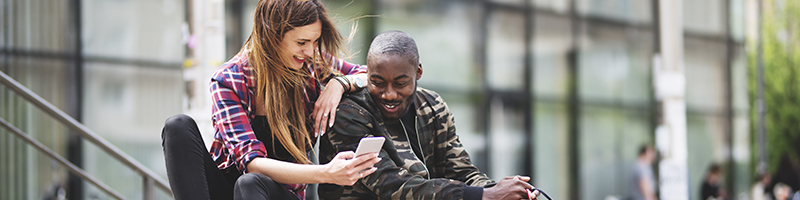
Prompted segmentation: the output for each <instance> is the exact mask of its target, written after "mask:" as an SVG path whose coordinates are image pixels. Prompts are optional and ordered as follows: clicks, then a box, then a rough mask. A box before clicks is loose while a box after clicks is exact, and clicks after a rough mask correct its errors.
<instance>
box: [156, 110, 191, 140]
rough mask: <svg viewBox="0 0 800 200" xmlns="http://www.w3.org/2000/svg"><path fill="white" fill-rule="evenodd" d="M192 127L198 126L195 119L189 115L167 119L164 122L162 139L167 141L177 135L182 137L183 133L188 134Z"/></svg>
mask: <svg viewBox="0 0 800 200" xmlns="http://www.w3.org/2000/svg"><path fill="white" fill-rule="evenodd" d="M192 126H196V125H195V122H194V119H192V117H190V116H189V115H185V114H178V115H175V116H172V117H169V118H167V120H166V121H164V129H162V130H161V138H162V140H165V139H167V138H171V137H175V135H176V134H177V135H180V134H183V133H188V131H185V130H188V129H190V128H191V127H192Z"/></svg>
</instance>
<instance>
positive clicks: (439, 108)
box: [319, 88, 494, 199]
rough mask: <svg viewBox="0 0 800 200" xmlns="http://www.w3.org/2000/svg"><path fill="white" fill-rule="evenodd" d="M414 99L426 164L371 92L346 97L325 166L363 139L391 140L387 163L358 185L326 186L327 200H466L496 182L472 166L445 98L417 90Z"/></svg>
mask: <svg viewBox="0 0 800 200" xmlns="http://www.w3.org/2000/svg"><path fill="white" fill-rule="evenodd" d="M413 99H414V105H415V108H416V117H415V121H416V124H415V126H414V127H416V130H417V136H418V137H417V138H418V139H419V142H420V146H421V148H422V155H423V157H425V158H424V162H423V161H421V160H420V159H418V157H417V156H416V155H415V154H414V151H413V150H411V146H410V145H409V142H408V139H407V138H406V135H402V134H397V133H398V131H396V130H391V131H390V130H387V128H386V125H385V124H384V120H383V119H382V117H381V114H380V112H379V111H378V107H377V106H376V104H375V103H374V102H373V101H372V99H371V96H370V95H369V93H368V92H367V89H363V90H361V91H359V92H355V93H351V94H347V95H345V97H344V98H342V101H341V102H340V103H339V108H338V111H337V114H336V122H335V124H334V126H333V128H331V130H330V131H329V132H328V133H326V134H325V135H324V136H323V137H322V138H321V139H320V163H328V162H330V160H332V159H333V157H334V156H335V155H336V154H337V153H338V152H340V151H355V149H356V147H357V146H358V142H359V140H360V139H361V138H362V137H367V136H384V137H386V138H387V140H386V141H385V142H384V144H383V148H382V150H381V152H380V157H381V158H383V160H381V161H380V162H379V163H378V164H376V165H377V167H378V170H377V171H375V173H373V174H371V175H369V176H365V177H364V178H362V179H360V180H359V181H358V182H356V184H355V185H353V186H339V185H333V184H320V186H319V196H320V198H321V199H463V198H465V197H464V192H465V190H466V188H467V186H468V185H469V186H478V187H483V186H487V185H489V184H491V183H494V181H492V180H490V179H489V178H488V177H487V176H486V175H485V174H483V173H481V172H480V171H478V168H477V167H475V166H474V165H472V163H471V161H470V158H469V155H468V154H467V151H466V150H465V149H464V147H463V146H462V145H461V142H460V141H459V140H458V135H456V130H455V122H454V119H453V115H452V114H451V113H450V109H449V108H448V107H447V104H445V102H444V100H442V98H441V97H440V96H439V94H437V93H436V92H434V91H431V90H426V89H423V88H417V92H416V94H415V97H414V98H413ZM390 132H394V133H395V134H391V133H390ZM400 133H403V130H400ZM492 185H493V184H492ZM473 189H474V188H473ZM477 189H479V190H478V191H481V190H480V189H481V188H477ZM471 198H475V197H474V196H471ZM477 198H480V196H478V197H477Z"/></svg>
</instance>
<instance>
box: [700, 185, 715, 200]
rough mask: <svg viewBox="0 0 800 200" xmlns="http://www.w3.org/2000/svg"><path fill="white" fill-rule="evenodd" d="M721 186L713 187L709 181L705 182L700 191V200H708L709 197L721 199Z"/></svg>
mask: <svg viewBox="0 0 800 200" xmlns="http://www.w3.org/2000/svg"><path fill="white" fill-rule="evenodd" d="M718 195H719V185H712V184H710V183H708V181H703V187H702V188H701V189H700V199H702V200H706V199H708V198H709V197H714V198H717V197H719V196H718Z"/></svg>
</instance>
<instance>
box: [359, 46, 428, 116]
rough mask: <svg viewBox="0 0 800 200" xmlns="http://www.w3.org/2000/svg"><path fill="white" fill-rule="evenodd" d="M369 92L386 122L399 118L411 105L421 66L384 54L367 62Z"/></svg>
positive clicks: (370, 58)
mask: <svg viewBox="0 0 800 200" xmlns="http://www.w3.org/2000/svg"><path fill="white" fill-rule="evenodd" d="M367 75H368V76H369V84H368V86H367V87H368V90H369V93H370V95H371V96H372V99H373V100H374V101H375V104H377V106H378V107H379V110H380V111H381V114H383V117H384V118H386V119H399V118H400V117H401V116H403V114H405V112H406V111H407V110H408V107H409V105H411V104H412V103H413V99H412V98H413V97H414V92H415V91H416V87H417V82H416V81H417V80H418V79H419V78H420V77H421V76H422V64H419V63H417V64H412V62H410V60H409V58H407V57H404V56H402V55H399V54H390V53H384V54H380V55H375V56H370V57H369V58H368V59H367Z"/></svg>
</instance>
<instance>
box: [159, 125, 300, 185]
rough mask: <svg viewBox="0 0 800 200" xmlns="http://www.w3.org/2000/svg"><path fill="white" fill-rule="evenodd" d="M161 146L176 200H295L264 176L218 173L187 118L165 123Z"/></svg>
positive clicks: (200, 137) (222, 171)
mask: <svg viewBox="0 0 800 200" xmlns="http://www.w3.org/2000/svg"><path fill="white" fill-rule="evenodd" d="M161 146H163V147H164V158H165V159H166V164H167V177H169V184H170V186H171V187H172V193H173V195H174V196H175V199H178V200H181V199H187V200H195V199H297V197H295V196H294V195H293V194H292V193H291V192H289V190H288V189H286V188H284V187H283V186H282V185H281V184H278V183H276V182H275V181H273V180H272V179H270V178H269V177H267V176H265V175H263V174H256V173H250V174H246V175H243V176H239V174H240V173H239V171H238V170H236V168H235V167H229V168H228V169H226V170H220V169H218V168H217V165H216V163H215V162H214V160H212V159H211V154H209V153H208V150H206V147H205V145H204V144H203V138H202V136H201V135H200V131H199V130H198V128H197V124H196V123H195V121H194V119H192V117H189V116H187V115H183V114H181V115H175V116H172V117H170V118H169V119H167V121H166V122H165V124H164V129H163V130H162V132H161ZM234 191H235V192H234ZM234 193H235V194H234Z"/></svg>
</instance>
